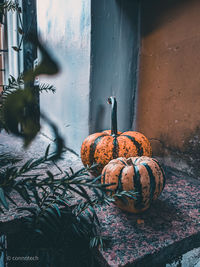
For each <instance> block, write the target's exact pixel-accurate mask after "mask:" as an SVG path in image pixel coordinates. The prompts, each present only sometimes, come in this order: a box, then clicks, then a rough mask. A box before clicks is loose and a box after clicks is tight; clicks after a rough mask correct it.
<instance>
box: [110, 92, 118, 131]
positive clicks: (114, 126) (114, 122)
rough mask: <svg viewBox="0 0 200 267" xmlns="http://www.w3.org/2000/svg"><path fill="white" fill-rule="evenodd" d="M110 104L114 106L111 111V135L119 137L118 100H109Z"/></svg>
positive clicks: (113, 98) (112, 97)
mask: <svg viewBox="0 0 200 267" xmlns="http://www.w3.org/2000/svg"><path fill="white" fill-rule="evenodd" d="M108 103H109V104H111V105H112V111H111V135H114V136H115V135H117V100H116V98H115V97H114V96H110V97H109V98H108Z"/></svg>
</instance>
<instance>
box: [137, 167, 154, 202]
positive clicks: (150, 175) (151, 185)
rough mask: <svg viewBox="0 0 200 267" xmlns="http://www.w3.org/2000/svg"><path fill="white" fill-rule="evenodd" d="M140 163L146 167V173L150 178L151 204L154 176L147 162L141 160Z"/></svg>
mask: <svg viewBox="0 0 200 267" xmlns="http://www.w3.org/2000/svg"><path fill="white" fill-rule="evenodd" d="M141 165H143V166H144V167H145V168H146V170H147V172H148V175H149V178H150V201H149V204H151V202H152V201H153V197H154V192H155V190H156V182H155V176H154V175H153V172H152V170H151V168H150V167H149V165H148V164H147V163H145V162H142V163H141Z"/></svg>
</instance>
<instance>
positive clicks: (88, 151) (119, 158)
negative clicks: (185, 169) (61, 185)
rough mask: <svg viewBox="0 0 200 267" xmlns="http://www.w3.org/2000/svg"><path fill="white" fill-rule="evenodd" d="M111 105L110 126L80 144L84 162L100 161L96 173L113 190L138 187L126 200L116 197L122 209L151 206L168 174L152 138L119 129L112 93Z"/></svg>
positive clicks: (136, 210)
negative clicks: (158, 158) (159, 161)
mask: <svg viewBox="0 0 200 267" xmlns="http://www.w3.org/2000/svg"><path fill="white" fill-rule="evenodd" d="M108 103H109V104H111V105H112V112H111V130H106V131H103V132H100V133H94V134H92V135H89V136H88V137H87V138H86V139H85V140H84V141H83V143H82V146H81V159H82V162H83V164H84V166H89V167H91V166H92V165H93V164H97V166H96V168H95V170H93V171H91V172H92V174H93V175H95V176H98V175H101V182H102V183H104V184H112V183H114V185H111V186H109V187H108V189H111V190H112V191H113V194H114V193H116V192H121V191H135V192H136V194H137V195H136V199H133V198H129V197H126V200H127V201H126V202H124V201H122V200H120V199H119V198H117V197H116V198H115V200H116V201H115V202H116V205H117V206H118V207H119V208H121V209H122V210H125V211H128V212H132V213H139V212H143V211H145V210H146V209H148V208H149V206H150V205H151V203H152V201H153V200H155V199H157V197H158V196H159V195H160V194H161V192H162V190H163V188H164V185H165V175H164V171H163V169H162V167H161V166H160V164H159V163H158V161H157V160H156V159H153V158H151V156H152V149H151V144H150V142H149V140H148V139H147V138H146V137H145V136H144V135H143V134H141V133H139V132H135V131H127V132H123V133H121V132H118V131H117V101H116V98H115V97H109V98H108Z"/></svg>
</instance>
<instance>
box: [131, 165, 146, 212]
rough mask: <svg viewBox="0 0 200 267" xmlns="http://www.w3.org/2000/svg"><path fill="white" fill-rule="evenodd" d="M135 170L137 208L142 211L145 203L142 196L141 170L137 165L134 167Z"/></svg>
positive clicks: (134, 182)
mask: <svg viewBox="0 0 200 267" xmlns="http://www.w3.org/2000/svg"><path fill="white" fill-rule="evenodd" d="M133 168H134V176H133V184H134V188H135V192H137V198H136V201H135V208H136V209H142V208H144V203H143V196H142V184H141V182H140V172H139V168H138V167H137V166H136V165H133Z"/></svg>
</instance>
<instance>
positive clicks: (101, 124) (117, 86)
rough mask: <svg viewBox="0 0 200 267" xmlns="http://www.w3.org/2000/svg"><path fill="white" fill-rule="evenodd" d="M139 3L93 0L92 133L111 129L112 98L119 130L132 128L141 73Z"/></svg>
mask: <svg viewBox="0 0 200 267" xmlns="http://www.w3.org/2000/svg"><path fill="white" fill-rule="evenodd" d="M138 8H139V3H138V1H132V0H101V1H99V0H92V1H91V9H92V19H91V27H92V31H91V80H90V81H91V91H90V132H91V133H93V132H96V131H100V130H105V129H110V117H111V115H110V114H111V108H110V105H108V104H107V99H108V97H109V96H111V95H113V96H116V98H117V101H118V128H119V130H120V131H125V130H128V129H131V127H132V122H133V120H134V112H135V108H134V105H133V102H134V99H135V97H136V87H137V74H138V69H137V66H138V50H139V45H138V38H139V34H138V27H139V25H138Z"/></svg>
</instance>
